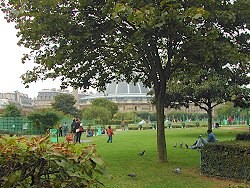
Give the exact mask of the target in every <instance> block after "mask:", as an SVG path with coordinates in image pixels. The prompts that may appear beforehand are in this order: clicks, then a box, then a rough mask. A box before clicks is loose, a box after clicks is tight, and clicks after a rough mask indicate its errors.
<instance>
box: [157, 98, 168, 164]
mask: <svg viewBox="0 0 250 188" xmlns="http://www.w3.org/2000/svg"><path fill="white" fill-rule="evenodd" d="M155 97H157V100H156V115H157V151H158V159H159V161H160V162H166V161H167V149H166V139H165V128H164V117H165V116H164V102H163V100H164V95H161V94H159V95H158V96H155Z"/></svg>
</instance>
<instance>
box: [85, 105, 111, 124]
mask: <svg viewBox="0 0 250 188" xmlns="http://www.w3.org/2000/svg"><path fill="white" fill-rule="evenodd" d="M83 117H84V119H87V120H95V122H96V123H97V124H105V123H108V122H109V120H111V119H112V114H111V112H110V111H109V109H107V108H104V107H99V106H93V105H92V106H90V107H88V108H86V109H84V110H83Z"/></svg>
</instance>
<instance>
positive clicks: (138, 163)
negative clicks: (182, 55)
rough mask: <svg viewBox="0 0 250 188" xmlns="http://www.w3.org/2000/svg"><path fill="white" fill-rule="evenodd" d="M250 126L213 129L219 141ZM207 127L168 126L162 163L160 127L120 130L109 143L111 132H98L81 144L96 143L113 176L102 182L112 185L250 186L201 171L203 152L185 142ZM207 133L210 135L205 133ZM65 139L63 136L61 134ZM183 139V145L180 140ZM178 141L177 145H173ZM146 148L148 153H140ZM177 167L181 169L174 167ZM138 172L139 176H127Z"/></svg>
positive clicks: (148, 187)
mask: <svg viewBox="0 0 250 188" xmlns="http://www.w3.org/2000/svg"><path fill="white" fill-rule="evenodd" d="M247 131H248V127H246V126H245V127H244V128H243V129H242V128H237V127H234V128H228V127H221V128H220V129H216V130H214V131H213V132H214V133H215V135H216V137H217V139H218V140H219V141H224V140H234V139H235V135H236V134H237V133H242V132H247ZM205 132H206V129H205V128H186V129H166V141H167V152H168V153H167V156H168V162H167V163H159V162H158V158H157V144H156V130H141V131H119V132H115V135H114V136H113V143H112V144H111V143H106V140H107V136H106V135H102V136H96V137H92V138H86V137H85V135H82V140H91V142H89V143H82V144H79V146H80V145H83V146H85V145H87V144H90V143H91V144H96V147H97V152H98V154H100V155H101V156H103V160H104V162H105V164H106V165H107V166H108V173H109V174H110V178H109V177H106V176H102V177H101V179H100V180H101V182H103V183H104V184H105V187H108V188H118V187H119V188H165V187H166V188H174V187H176V188H183V187H186V188H188V187H190V188H191V187H193V188H197V187H199V188H203V187H204V188H207V187H211V188H214V187H215V188H217V187H218V188H220V187H228V188H229V187H250V185H246V184H243V183H239V182H233V181H227V180H223V179H216V178H210V177H206V176H202V175H200V172H199V164H200V153H199V151H197V150H191V149H186V147H185V144H188V145H192V144H193V143H194V142H195V140H196V139H197V137H198V136H199V135H200V134H205ZM204 137H206V136H205V135H204ZM61 139H62V138H61ZM182 142H183V147H182V148H181V147H180V143H182ZM176 143H177V145H178V146H177V147H176V148H175V147H173V146H174V145H175V144H176ZM143 150H145V151H146V152H145V155H144V156H139V155H138V153H139V152H141V151H143ZM177 167H180V168H181V173H180V174H176V173H173V172H172V171H173V170H174V169H176V168H177ZM129 173H136V174H137V177H135V178H131V177H129V176H127V175H128V174H129Z"/></svg>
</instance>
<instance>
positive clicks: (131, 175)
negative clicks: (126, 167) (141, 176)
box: [128, 173, 136, 178]
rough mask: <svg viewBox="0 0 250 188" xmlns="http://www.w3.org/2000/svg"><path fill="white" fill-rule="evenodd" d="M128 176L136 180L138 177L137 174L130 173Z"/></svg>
mask: <svg viewBox="0 0 250 188" xmlns="http://www.w3.org/2000/svg"><path fill="white" fill-rule="evenodd" d="M128 176H129V177H131V178H135V177H136V173H130V174H128Z"/></svg>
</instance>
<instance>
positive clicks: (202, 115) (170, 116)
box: [167, 111, 207, 121]
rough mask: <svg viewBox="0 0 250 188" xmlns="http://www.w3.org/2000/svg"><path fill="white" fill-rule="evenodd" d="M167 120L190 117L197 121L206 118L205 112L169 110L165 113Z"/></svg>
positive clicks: (187, 118)
mask: <svg viewBox="0 0 250 188" xmlns="http://www.w3.org/2000/svg"><path fill="white" fill-rule="evenodd" d="M167 118H168V120H170V121H172V120H173V119H175V120H182V121H186V120H189V119H191V120H192V121H199V120H202V119H207V114H206V113H188V112H182V111H171V112H169V113H168V114H167Z"/></svg>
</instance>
